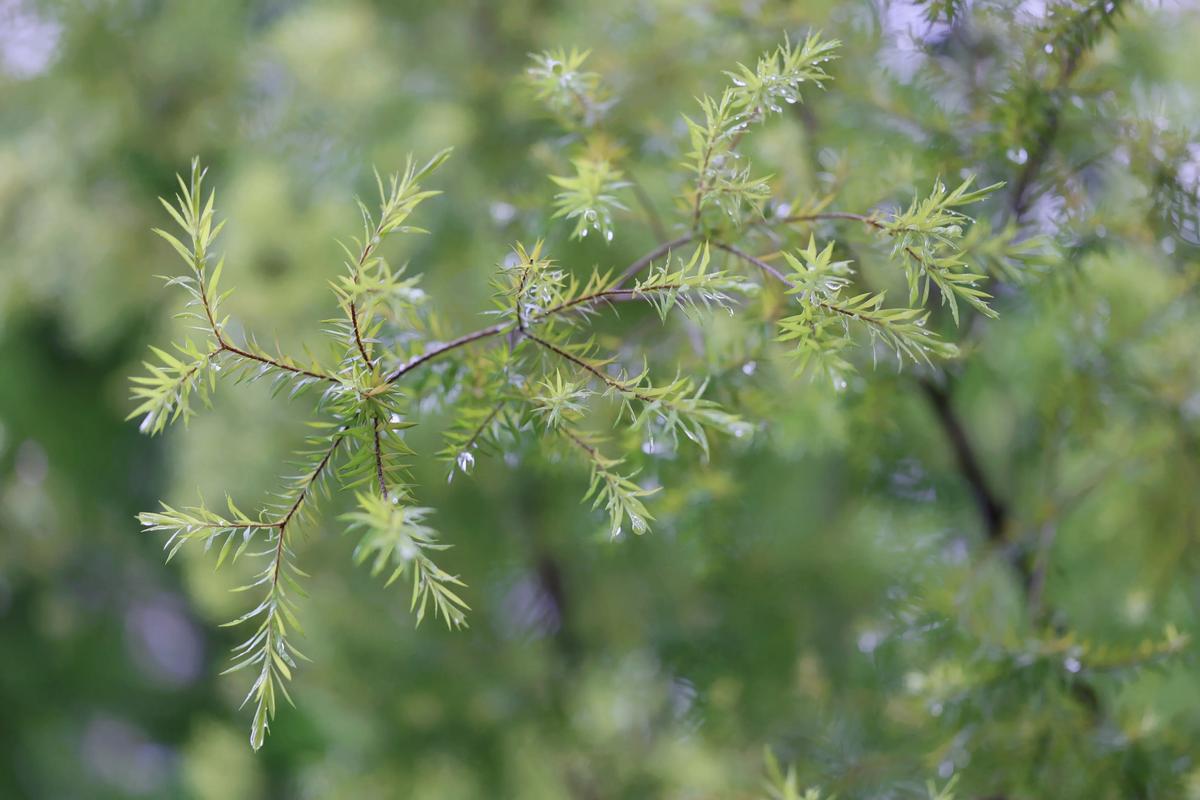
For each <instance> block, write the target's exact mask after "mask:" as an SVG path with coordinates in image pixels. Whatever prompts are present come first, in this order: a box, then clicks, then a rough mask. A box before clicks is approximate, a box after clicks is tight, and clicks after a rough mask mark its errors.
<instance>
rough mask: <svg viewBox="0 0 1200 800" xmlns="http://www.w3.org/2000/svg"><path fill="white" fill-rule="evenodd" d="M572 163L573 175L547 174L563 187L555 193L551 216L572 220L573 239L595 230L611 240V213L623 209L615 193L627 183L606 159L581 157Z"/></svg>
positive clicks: (605, 238) (606, 239) (627, 184)
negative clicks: (573, 222)
mask: <svg viewBox="0 0 1200 800" xmlns="http://www.w3.org/2000/svg"><path fill="white" fill-rule="evenodd" d="M574 165H575V175H573V176H569V177H560V176H558V175H551V176H550V180H552V181H554V182H555V183H556V184H558V185H559V186H560V187H561V188H562V191H561V192H559V193H558V194H556V195H555V196H554V205H555V208H556V211H555V212H554V216H555V217H556V218H557V217H565V218H567V219H568V220H574V221H575V230H574V231H573V232H572V234H571V235H572V236H574V237H576V238H580V239H582V238H584V237H585V236H587V235H588V231H590V230H595V231H596V232H597V233H599V234H600V235H601V236H602V237H604V240H605V241H608V242H611V241H612V239H613V229H612V215H613V212H614V211H618V210H623V209H624V208H625V206H624V205H622V204H621V201H620V200H618V199H617V196H616V194H615V193H616V192H618V191H620V190H621V189H624V188H625V187H627V186H629V183H628V182H627V181H622V180H621V172H620V170H615V169H613V168H612V167H611V166H610V165H609V163H608V162H607V161H589V160H583V159H580V160H577V161H575V162H574Z"/></svg>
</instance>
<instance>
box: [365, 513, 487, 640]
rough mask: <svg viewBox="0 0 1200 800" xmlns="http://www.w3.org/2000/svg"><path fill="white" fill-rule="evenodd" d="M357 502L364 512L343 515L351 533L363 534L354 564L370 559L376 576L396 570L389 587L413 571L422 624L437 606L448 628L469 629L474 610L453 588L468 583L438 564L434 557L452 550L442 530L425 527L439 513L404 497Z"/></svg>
mask: <svg viewBox="0 0 1200 800" xmlns="http://www.w3.org/2000/svg"><path fill="white" fill-rule="evenodd" d="M357 498H358V510H357V511H352V512H350V513H348V514H344V515H342V519H343V520H345V521H346V522H347V523H348V527H347V529H346V530H347V531H355V530H361V531H362V538H361V540H360V541H359V543H358V546H357V547H355V548H354V562H355V563H356V564H362V563H365V562H368V561H369V562H370V563H371V574H372V575H378V574H380V573H381V572H383V570H384V569H386V568H389V567H390V568H391V574H390V575H389V576H388V579H387V582H386V584H385V585H388V586H390V585H391V584H392V583H393V582H394V581H395V580H396V579H397V578H399V577H400V576H401V575H403V574H404V573H405V572H411V573H412V587H413V588H412V603H411V607H412V609H413V611H415V612H416V614H417V622H420V621H421V620H422V619H424V618H425V611H426V608H427V607H429V606H430V605H431V604H432V607H433V613H434V615H435V616H439V617H441V618H442V621H444V622H445V623H446V627H447V628H450V627H459V626H463V625H466V624H467V623H466V617H465V616H464V615H463V612H464V611H467V610H469V609H470V606H468V605H467V604H466V603H465V602H463V599H462V598H461V597H459V596H458V595H457V594H455V593H454V590H453V589H451V588H450V587H451V586H462V585H463V582H462V581H460V580H459V579H458V577H457V576H455V575H450V574H449V573H447V572H445V571H444V570H442V569H441V567H439V566H437V565H436V564H434V563H433V561H432V560H431V559H430V558H429V555H428V553H429V552H437V551H439V550H447V549H449V547H450V545H448V544H441V543H440V542H438V537H437V532H436V531H434V530H433V528H430V527H429V526H427V525H425V524H423V523H424V520H425V517H427V516H429V515H430V514H432V513H433V509H431V508H421V507H419V506H412V505H406V504H405V503H404V501H403V499H402V496H401V495H400V494H398V493H397V494H393V495H392V496H391V497H390V498H384V497H380V496H379V495H377V494H372V493H370V492H359V493H358V495H357Z"/></svg>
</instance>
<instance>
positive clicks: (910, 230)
mask: <svg viewBox="0 0 1200 800" xmlns="http://www.w3.org/2000/svg"><path fill="white" fill-rule="evenodd" d="M973 182H974V178H967V179H966V180H965V181H963V182H962V183H961V184H959V186H958V188H957V189H954V190H953V191H950V190H948V189H947V188H946V185H945V184H944V183H942V182H941V181H940V180H938V181H936V182H935V183H934V185H933V192H932V193H931V194H930V195H929V197H927V198H925V199H923V200H916V199H914V200H913V201H912V204H910V205H909V207H908V209H907V210H905V211H904V212H902V213H898V214H894V215H893V216H892V218H891V219H890V220H887V221H885V222H884V223H883V230H885V231H887V233H888V234H889V235H891V236H892V237H893V239H894V240H895V242H894V244H893V247H892V253H893V254H894V255H896V256H898V257H900V258H901V259H902V261H903V263H904V268H905V276H906V277H907V279H908V302H909V303H916V302H918V301H919V302H920V303H921V304H922V305H924V304H925V303H926V302H927V301H928V299H929V289H930V287H931V286H936V287H937V288H938V290H939V291H940V292H941V295H942V302H943V303H948V304H949V306H950V312H951V313H952V314H953V315H954V321H955V322H958V300H960V299H961V300H964V301H966V302H967V303H969V304H970V305H972V306H974V307H975V309H976V310H978V311H980V312H981V313H983V314H985V315H986V316H989V317H994V316H996V314H995V312H994V311H992V308H991V306H989V305H988V303H987V301H988V300H989V299H991V295H990V294H988V293H987V292H985V291H983V290H982V289H980V288H978V284H979V282H980V281H982V280H984V279H985V277H986V276H984V275H982V274H979V273H977V272H972V271H971V270H970V269H969V268H968V267H967V264H966V263H965V262H964V261H963V258H962V252H961V246H960V242H961V241H962V238H963V233H964V230H965V226H966V225H968V224H970V222H971V218H970V217H968V216H967V215H966V214H963V213H962V212H960V211H958V210H957V209H958V208H961V207H962V206H966V205H970V204H972V203H976V202H978V201H980V200H982V199H983V198H985V197H987V196H988V195H989V194H991V193H992V192H995V191H997V190H999V189H1001V188H1003V186H1004V184H1003V183H994V184H992V185H991V186H987V187H984V188H983V189H979V190H977V191H974V192H972V191H969V190H970V188H971V184H972V183H973Z"/></svg>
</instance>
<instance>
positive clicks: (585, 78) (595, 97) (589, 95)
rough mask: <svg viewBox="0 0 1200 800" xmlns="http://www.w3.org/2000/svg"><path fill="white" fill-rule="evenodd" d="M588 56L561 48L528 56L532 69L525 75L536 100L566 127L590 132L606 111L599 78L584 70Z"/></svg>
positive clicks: (606, 104)
mask: <svg viewBox="0 0 1200 800" xmlns="http://www.w3.org/2000/svg"><path fill="white" fill-rule="evenodd" d="M590 52H591V51H590V50H583V51H579V50H576V49H574V48H572V49H571V51H570V52H567V51H565V50H562V49H561V48H560V49H557V50H547V51H546V52H544V53H536V54H530V56H529V57H530V58H531V59H533V66H531V67H529V69H527V70H526V71H525V74H526V77H527V80H528V81H529V84H530V85H531V86H532V87H533V89H534V92H535V93H536V96H537V99H538V100H540V101H542V102H543V103H545V104H546V107H547V108H548V109H549V110H550V111H551V113H553V114H554V115H555V116H557V117H558V119H559V121H560V122H561V123H562V124H563V125H566V126H567V127H571V128H574V127H583V128H590V127H592V126H593V125H595V124H596V123H597V122H598V121H599V120H600V117H602V116H603V115H604V112H605V111H606V110H607V108H608V103H607V102H606V98H605V97H604V95H603V93H602V91H601V86H600V76H599V75H598V74H597V73H595V72H588V71H586V70H584V69H583V62H584V61H586V60H587V57H588V55H589V54H590Z"/></svg>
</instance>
